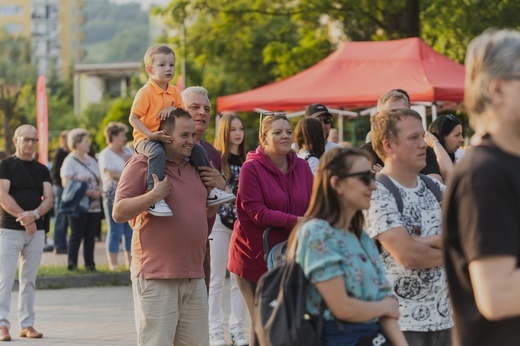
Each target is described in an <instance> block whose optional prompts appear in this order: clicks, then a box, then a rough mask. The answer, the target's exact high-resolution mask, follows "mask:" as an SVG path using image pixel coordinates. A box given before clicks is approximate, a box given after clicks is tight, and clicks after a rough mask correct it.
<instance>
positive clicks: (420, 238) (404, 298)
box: [364, 108, 453, 346]
mask: <svg viewBox="0 0 520 346" xmlns="http://www.w3.org/2000/svg"><path fill="white" fill-rule="evenodd" d="M423 136H424V129H423V126H422V119H421V116H420V115H419V114H418V113H417V112H415V111H414V110H412V109H409V108H397V109H391V110H386V111H383V112H380V113H378V114H377V115H376V116H374V119H373V121H372V140H373V146H374V149H375V151H376V153H377V154H378V155H379V157H381V159H382V160H383V162H384V167H383V169H382V170H381V173H384V174H385V175H386V176H387V177H388V178H389V180H390V181H391V182H392V183H393V185H395V188H396V189H397V190H398V193H399V195H400V196H401V197H402V204H403V205H402V209H400V208H399V207H398V206H397V203H398V202H397V200H396V198H395V197H394V194H393V193H392V192H391V191H390V189H389V188H387V187H386V185H384V184H382V183H381V182H379V181H378V182H376V185H377V190H376V191H374V192H373V193H372V199H371V203H370V208H369V209H368V210H365V211H364V215H365V220H366V231H367V233H368V234H369V235H370V236H371V237H372V238H373V239H376V240H378V241H379V242H380V243H381V246H382V247H381V256H382V260H383V264H384V266H385V272H386V276H387V278H388V281H389V282H390V284H391V285H392V286H393V294H394V296H395V297H396V298H397V299H398V301H399V310H400V318H399V326H400V328H401V330H402V331H403V332H404V335H405V337H406V339H407V340H408V343H409V345H414V346H416V345H417V346H421V345H438V346H444V345H446V346H448V345H451V327H452V325H453V321H452V318H451V311H450V301H449V298H448V284H447V279H446V273H445V270H444V268H443V254H442V239H441V237H442V235H441V224H442V217H441V206H440V203H439V202H438V201H437V198H436V196H435V194H434V192H433V189H430V188H429V187H428V185H427V183H426V182H427V181H428V184H431V185H433V186H435V185H436V187H438V190H440V192H442V191H444V185H442V184H441V183H440V182H438V181H437V180H436V179H431V178H429V177H426V176H422V177H420V176H419V172H420V171H421V169H423V168H424V167H425V165H426V148H427V144H426V142H425V141H424V138H423Z"/></svg>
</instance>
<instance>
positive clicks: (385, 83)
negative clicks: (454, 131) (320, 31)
mask: <svg viewBox="0 0 520 346" xmlns="http://www.w3.org/2000/svg"><path fill="white" fill-rule="evenodd" d="M394 88H401V89H405V90H406V91H407V92H408V93H409V94H410V98H411V100H412V102H436V101H451V102H461V101H462V99H463V96H464V66H463V65H461V64H459V63H456V62H454V61H452V60H450V59H448V58H447V57H445V56H443V55H442V54H440V53H437V52H436V51H434V50H433V49H432V48H431V47H430V46H428V45H427V44H426V43H424V42H423V41H422V40H421V39H419V38H407V39H402V40H394V41H384V42H346V43H343V44H342V45H341V46H340V47H339V48H338V49H337V50H336V51H335V52H334V53H332V54H331V55H329V56H328V57H327V58H325V59H323V60H322V61H320V62H319V63H317V64H316V65H314V66H312V67H310V68H309V69H307V70H305V71H302V72H300V73H298V74H296V75H294V76H292V77H289V78H287V79H284V80H281V81H279V82H275V83H271V84H268V85H265V86H262V87H259V88H256V89H253V90H250V91H246V92H242V93H238V94H234V95H229V96H223V97H219V98H218V99H217V110H218V111H219V112H222V111H254V110H257V109H265V110H287V111H291V110H301V109H304V108H305V107H306V106H308V105H309V104H311V103H314V102H319V103H322V104H325V105H326V106H328V107H332V108H353V107H364V106H366V107H369V106H374V105H375V104H376V103H377V99H378V98H379V97H380V96H381V95H382V94H384V93H385V92H387V91H388V90H390V89H394Z"/></svg>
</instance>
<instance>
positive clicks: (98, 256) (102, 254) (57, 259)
mask: <svg viewBox="0 0 520 346" xmlns="http://www.w3.org/2000/svg"><path fill="white" fill-rule="evenodd" d="M105 246H106V245H105V242H104V241H98V242H96V247H95V250H94V262H95V263H96V265H98V266H99V265H108V259H107V255H106V250H105V249H106V247H105ZM118 259H119V261H118V263H119V265H123V267H124V264H125V258H124V254H123V252H122V251H120V252H119V256H118ZM41 265H42V266H63V267H67V254H60V255H58V254H55V253H53V252H44V253H43V257H42V261H41ZM78 266H79V267H84V266H85V261H84V260H83V246H82V247H81V248H80V249H79V256H78Z"/></svg>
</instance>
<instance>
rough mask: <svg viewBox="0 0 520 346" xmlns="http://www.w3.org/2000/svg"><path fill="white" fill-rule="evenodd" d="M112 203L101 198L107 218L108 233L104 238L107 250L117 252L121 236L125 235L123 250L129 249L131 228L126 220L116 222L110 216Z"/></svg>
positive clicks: (130, 245)
mask: <svg viewBox="0 0 520 346" xmlns="http://www.w3.org/2000/svg"><path fill="white" fill-rule="evenodd" d="M113 207H114V206H113V205H112V203H109V202H108V201H107V199H106V198H105V199H103V208H104V209H105V220H107V221H108V222H107V226H108V235H107V240H106V246H107V251H108V252H110V253H118V252H119V246H120V245H121V240H122V238H123V236H124V237H125V243H124V245H125V250H126V251H130V249H131V247H132V232H133V231H132V228H130V225H129V224H128V222H123V223H117V222H115V221H114V219H113V218H112V210H113Z"/></svg>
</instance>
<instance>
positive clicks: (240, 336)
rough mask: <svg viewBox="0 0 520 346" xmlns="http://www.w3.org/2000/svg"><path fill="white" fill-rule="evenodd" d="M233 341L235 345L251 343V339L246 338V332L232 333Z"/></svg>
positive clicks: (245, 345) (240, 345)
mask: <svg viewBox="0 0 520 346" xmlns="http://www.w3.org/2000/svg"><path fill="white" fill-rule="evenodd" d="M231 341H232V342H233V345H235V346H247V345H249V339H247V338H246V336H245V335H244V333H241V332H238V333H231Z"/></svg>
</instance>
